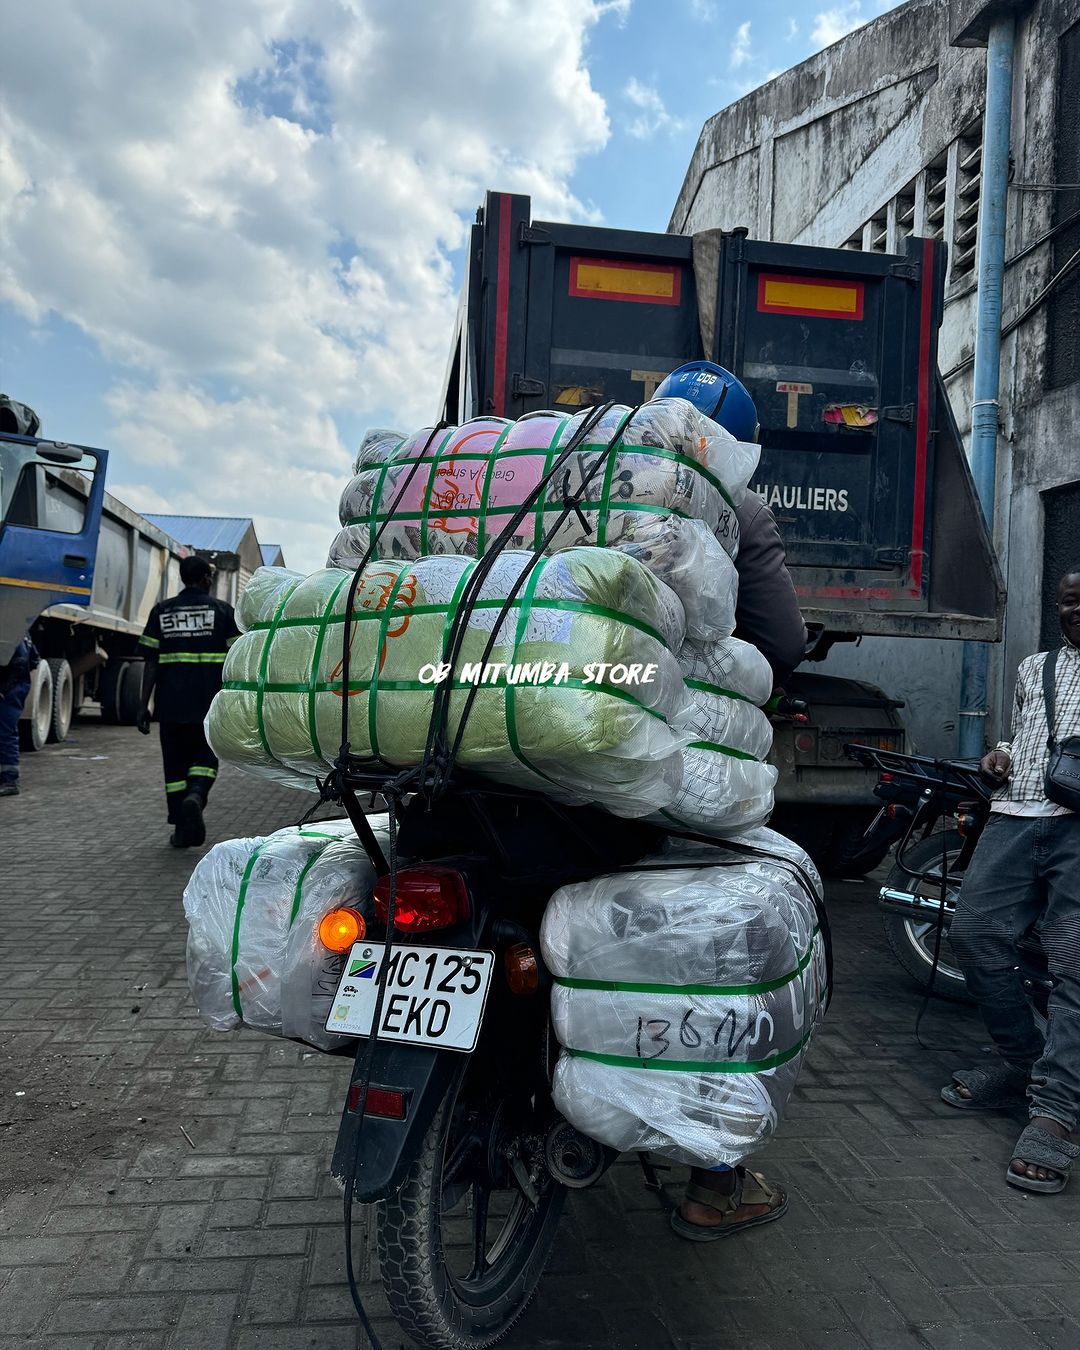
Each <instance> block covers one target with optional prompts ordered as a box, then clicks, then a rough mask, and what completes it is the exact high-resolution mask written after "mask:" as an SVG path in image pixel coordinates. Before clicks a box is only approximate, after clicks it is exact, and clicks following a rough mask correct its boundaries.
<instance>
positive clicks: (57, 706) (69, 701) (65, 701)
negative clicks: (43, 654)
mask: <svg viewBox="0 0 1080 1350" xmlns="http://www.w3.org/2000/svg"><path fill="white" fill-rule="evenodd" d="M49 670H50V671H51V672H52V683H53V695H52V718H51V720H50V724H49V740H50V741H66V740H67V734H68V732H69V731H70V730H71V719H72V717H73V716H74V715H75V677H74V676H73V675H72V673H71V666H70V665H68V663H67V661H66V660H65V659H64V657H62V656H59V657H58V656H50V657H49Z"/></svg>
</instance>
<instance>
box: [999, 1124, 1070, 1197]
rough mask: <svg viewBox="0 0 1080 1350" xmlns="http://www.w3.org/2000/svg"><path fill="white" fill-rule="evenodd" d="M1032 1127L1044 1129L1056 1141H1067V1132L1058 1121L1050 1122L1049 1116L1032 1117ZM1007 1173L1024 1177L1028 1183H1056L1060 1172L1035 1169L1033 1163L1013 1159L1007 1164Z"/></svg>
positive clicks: (1043, 1168)
mask: <svg viewBox="0 0 1080 1350" xmlns="http://www.w3.org/2000/svg"><path fill="white" fill-rule="evenodd" d="M1031 1123H1032V1125H1038V1126H1040V1128H1042V1129H1044V1130H1045V1131H1046V1132H1047V1134H1052V1135H1053V1136H1054V1137H1055V1138H1056V1139H1068V1137H1069V1131H1068V1130H1067V1129H1066V1128H1065V1126H1064V1125H1062V1124H1061V1122H1060V1121H1057V1120H1051V1119H1050V1117H1049V1116H1032V1117H1031ZM1009 1171H1010V1172H1013V1173H1015V1174H1016V1176H1018V1177H1023V1176H1026V1177H1027V1178H1028V1179H1029V1180H1030V1181H1056V1180H1057V1178H1058V1177H1059V1176H1061V1173H1060V1172H1055V1171H1053V1170H1052V1169H1050V1168H1049V1167H1036V1166H1035V1165H1034V1164H1033V1163H1028V1162H1025V1161H1024V1160H1023V1159H1022V1158H1014V1159H1013V1161H1012V1162H1011V1163H1010V1164H1009Z"/></svg>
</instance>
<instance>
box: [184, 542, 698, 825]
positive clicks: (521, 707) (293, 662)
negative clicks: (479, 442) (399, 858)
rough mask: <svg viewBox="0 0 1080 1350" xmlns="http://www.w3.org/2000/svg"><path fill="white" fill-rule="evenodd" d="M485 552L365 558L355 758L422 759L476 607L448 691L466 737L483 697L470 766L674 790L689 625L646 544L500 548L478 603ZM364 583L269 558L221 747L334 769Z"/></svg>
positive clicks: (649, 803) (309, 768)
mask: <svg viewBox="0 0 1080 1350" xmlns="http://www.w3.org/2000/svg"><path fill="white" fill-rule="evenodd" d="M479 565H480V564H479V563H478V561H477V560H476V559H473V558H466V557H459V556H456V555H452V556H448V557H438V558H419V559H415V560H399V561H396V562H389V561H384V562H378V563H370V564H369V565H368V566H367V567H366V568H365V569H364V572H363V574H362V578H361V581H360V584H359V588H358V590H357V593H356V601H355V606H354V613H353V624H352V629H351V639H350V642H351V656H350V672H349V704H348V708H349V740H350V744H351V748H352V753H353V755H354V756H355V757H356V758H357V759H358V760H360V761H362V762H363V763H365V764H368V765H370V766H371V767H373V768H376V767H382V768H387V767H389V768H402V767H408V766H413V765H417V764H419V763H420V762H421V760H422V759H423V756H424V754H425V750H426V746H427V740H428V729H429V724H430V718H431V713H432V706H433V699H434V695H435V690H436V687H437V685H436V683H435V681H436V679H437V677H438V675H439V670H438V667H439V664H440V662H441V659H442V655H443V651H444V645H445V643H446V638H447V634H448V632H449V631H450V628H451V625H452V624H453V623H454V622H455V621H456V619H457V618H458V615H459V612H460V611H463V610H467V611H468V614H467V622H466V623H465V625H464V628H463V634H464V638H463V643H462V647H461V652H460V656H459V659H458V661H457V664H456V666H455V670H454V673H453V676H452V677H449V678H451V687H450V689H449V691H448V693H449V698H448V705H449V707H448V737H449V739H450V740H451V741H452V740H453V739H454V738H455V737H456V735H457V732H458V729H459V727H460V725H461V723H462V720H463V713H464V710H465V708H466V703H467V700H468V699H469V698H470V696H471V697H472V706H471V708H470V710H469V714H468V717H467V718H465V719H464V723H465V725H464V734H463V736H462V740H461V746H460V752H459V755H458V760H457V762H458V764H459V765H460V767H462V768H464V769H470V770H473V771H475V772H477V773H482V774H485V775H487V776H489V777H492V778H494V779H497V780H498V781H500V782H504V783H508V784H510V785H513V786H519V787H523V788H527V789H532V790H535V791H542V792H544V793H546V794H548V795H550V796H555V797H558V798H559V799H560V800H563V801H568V802H572V803H573V802H595V803H598V804H600V805H603V806H606V807H608V808H609V809H610V810H612V811H614V812H615V813H616V814H619V815H626V816H642V815H646V814H648V813H649V812H651V811H656V810H658V809H661V808H663V807H664V806H666V805H668V804H669V803H670V802H671V800H672V799H673V797H674V795H675V792H676V790H677V789H678V785H679V783H680V781H681V777H682V764H681V748H682V746H683V745H684V744H685V743H686V740H687V736H686V734H685V732H684V730H683V729H682V721H683V719H684V718H685V717H686V716H687V715H688V713H689V703H688V698H687V691H686V687H685V685H684V683H683V679H682V675H681V672H680V670H679V667H678V663H677V662H676V660H675V658H674V656H673V655H672V652H673V651H674V650H677V649H678V647H679V646H680V645H681V643H682V640H683V634H684V624H685V620H684V616H683V611H682V606H681V604H680V603H679V600H678V598H677V597H676V596H675V595H674V593H673V592H672V591H670V590H669V589H668V588H667V587H666V586H664V585H663V584H662V583H661V582H659V581H657V580H656V578H655V577H654V576H653V575H652V574H651V573H650V572H649V571H648V570H647V569H646V568H645V567H643V566H642V565H641V564H640V563H638V562H635V560H634V559H633V558H629V557H627V556H626V555H625V554H621V553H618V552H616V551H614V550H612V549H601V548H585V549H568V550H567V551H566V552H563V553H558V554H554V555H553V556H551V557H546V558H544V557H541V558H535V557H534V556H533V555H531V554H526V553H521V552H512V553H504V554H501V555H500V556H499V557H498V558H496V559H493V560H492V561H491V563H490V569H491V570H490V573H489V574H488V576H487V577H486V579H485V580H484V582H483V585H482V587H480V589H479V594H478V598H477V600H476V603H475V605H472V606H471V607H470V605H468V604H467V603H466V601H465V600H464V599H463V594H464V590H465V587H466V585H467V584H468V580H469V577H470V576H471V575H472V574H473V572H474V571H475V570H476V568H477V567H478V566H479ZM351 581H352V576H351V575H350V574H349V573H347V572H341V571H335V570H327V571H323V572H316V573H314V574H313V575H312V576H310V577H308V578H306V579H301V578H299V577H298V576H297V575H296V574H295V573H285V572H281V571H277V570H275V569H260V570H259V571H257V572H256V573H255V576H254V577H253V579H252V581H251V583H250V584H249V586H248V587H247V589H246V591H245V592H244V595H243V597H242V599H241V603H240V606H239V610H238V622H239V624H240V627H241V628H242V629H246V632H245V633H244V635H243V636H242V637H241V638H240V639H239V640H238V641H237V642H235V643H234V644H233V646H232V647H231V649H230V651H229V655H228V658H227V660H226V663H225V669H224V683H223V687H222V690H221V692H220V693H219V694H218V695H217V697H216V698H215V700H214V703H213V706H212V707H211V710H210V715H209V718H208V719H207V726H208V732H209V736H210V741H211V744H212V745H213V746H214V749H215V750H216V752H217V753H218V754H219V755H220V756H221V758H222V759H225V760H228V761H229V762H231V763H234V764H237V765H239V766H240V767H241V768H244V769H247V770H249V771H251V772H253V773H258V774H261V775H263V776H266V777H271V778H277V779H280V780H282V781H286V782H291V783H294V784H297V785H299V786H304V787H310V788H314V786H315V777H316V775H319V776H323V775H325V774H326V772H327V770H328V768H329V767H330V766H331V764H332V762H333V760H334V758H335V757H336V755H337V752H338V747H339V745H340V743H341V714H342V707H341V700H342V693H343V689H342V674H343V666H342V656H343V653H342V642H343V631H344V610H345V604H346V600H347V597H348V592H349V585H350V582H351ZM493 637H494V641H493V646H492V649H491V651H490V653H489V654H488V655H486V656H485V652H486V649H487V646H488V643H489V641H490V640H492V638H493ZM473 677H475V679H476V680H477V681H478V682H476V683H474V682H473Z"/></svg>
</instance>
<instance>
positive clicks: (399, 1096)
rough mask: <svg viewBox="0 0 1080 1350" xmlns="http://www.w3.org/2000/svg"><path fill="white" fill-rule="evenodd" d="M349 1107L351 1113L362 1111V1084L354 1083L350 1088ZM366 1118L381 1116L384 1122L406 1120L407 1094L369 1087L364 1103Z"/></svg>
mask: <svg viewBox="0 0 1080 1350" xmlns="http://www.w3.org/2000/svg"><path fill="white" fill-rule="evenodd" d="M348 1106H349V1110H350V1111H359V1109H360V1084H359V1083H353V1085H352V1086H351V1087H350V1088H349V1100H348ZM364 1115H365V1116H381V1117H382V1119H383V1120H404V1119H405V1094H404V1092H401V1091H400V1090H398V1089H397V1088H377V1087H369V1088H368V1090H367V1100H366V1101H365V1102H364Z"/></svg>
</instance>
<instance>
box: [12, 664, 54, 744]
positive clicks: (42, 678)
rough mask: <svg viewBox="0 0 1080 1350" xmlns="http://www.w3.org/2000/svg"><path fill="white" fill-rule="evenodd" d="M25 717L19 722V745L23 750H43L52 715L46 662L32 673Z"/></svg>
mask: <svg viewBox="0 0 1080 1350" xmlns="http://www.w3.org/2000/svg"><path fill="white" fill-rule="evenodd" d="M26 712H27V716H26V717H24V718H23V719H22V720H21V721H20V722H19V744H20V745H21V746H22V748H23V749H24V750H44V749H45V746H46V744H47V743H48V740H49V730H50V728H51V727H52V714H53V677H52V671H51V669H50V668H49V665H48V663H47V662H46V661H42V663H41V665H39V666H38V668H37V670H36V671H35V672H34V676H33V683H32V684H31V685H30V692H29V694H27V696H26Z"/></svg>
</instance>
